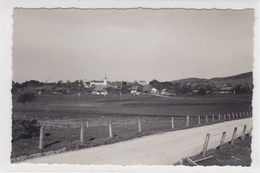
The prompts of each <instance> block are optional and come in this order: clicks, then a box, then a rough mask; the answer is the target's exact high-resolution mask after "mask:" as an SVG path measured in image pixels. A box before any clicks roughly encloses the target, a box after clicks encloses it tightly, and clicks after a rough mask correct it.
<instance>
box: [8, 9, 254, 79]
mask: <svg viewBox="0 0 260 173" xmlns="http://www.w3.org/2000/svg"><path fill="white" fill-rule="evenodd" d="M13 20H14V23H13V80H14V81H15V82H23V81H26V80H39V81H42V82H45V81H49V82H51V81H58V80H63V81H67V80H70V81H74V80H78V79H83V80H88V81H89V80H102V79H103V78H104V76H105V75H106V76H107V78H108V80H109V81H121V80H125V81H134V80H145V81H147V82H149V81H151V80H153V79H157V80H159V81H171V80H176V79H182V78H189V77H199V78H212V77H225V76H231V75H235V74H240V73H244V72H249V71H252V67H253V27H254V11H253V10H250V9H248V10H216V9H214V10H191V9H189V10H188V9H160V10H152V9H128V10H123V9H110V10H108V9H99V10H97V9H96V10H93V9H92V10H91V9H15V10H14V14H13Z"/></svg>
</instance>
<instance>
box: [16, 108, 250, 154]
mask: <svg viewBox="0 0 260 173" xmlns="http://www.w3.org/2000/svg"><path fill="white" fill-rule="evenodd" d="M248 117H252V112H251V111H247V112H227V113H220V114H207V115H185V116H184V115H173V116H170V115H165V116H161V115H160V116H139V115H138V116H128V117H123V116H122V117H120V116H115V117H109V118H105V117H102V118H101V120H98V121H97V120H95V118H92V119H89V118H85V119H84V118H82V119H76V120H71V121H66V122H62V121H58V120H57V121H56V120H53V121H41V122H40V130H39V135H38V136H37V137H35V138H33V139H26V140H23V141H15V142H13V152H15V147H14V146H16V144H17V146H18V147H17V150H18V151H19V152H21V151H22V152H21V153H20V155H14V157H17V156H21V155H25V154H26V155H28V154H34V153H39V152H48V151H53V150H60V149H62V150H63V149H64V147H66V148H67V149H66V151H68V150H75V149H79V148H88V147H93V146H99V145H104V144H108V143H114V142H119V141H125V140H128V139H133V138H137V137H141V136H146V135H150V134H156V133H160V132H167V131H175V130H180V129H186V128H193V127H198V126H204V125H210V124H214V123H222V122H225V121H232V120H236V119H243V118H248ZM215 136H216V137H220V136H221V133H219V134H212V136H211V138H214V137H215ZM21 142H23V144H21ZM201 147H202V146H198V150H199V149H201Z"/></svg>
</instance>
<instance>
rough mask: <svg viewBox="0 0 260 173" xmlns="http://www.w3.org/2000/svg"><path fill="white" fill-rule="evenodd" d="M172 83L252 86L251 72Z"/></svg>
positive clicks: (181, 80) (187, 79) (186, 79)
mask: <svg viewBox="0 0 260 173" xmlns="http://www.w3.org/2000/svg"><path fill="white" fill-rule="evenodd" d="M171 82H172V83H191V84H192V83H197V84H198V83H211V84H212V83H214V84H216V85H223V84H230V85H233V86H234V85H237V84H246V83H248V84H252V83H253V74H252V72H247V73H242V74H238V75H234V76H228V77H215V78H211V79H203V78H185V79H180V80H174V81H171Z"/></svg>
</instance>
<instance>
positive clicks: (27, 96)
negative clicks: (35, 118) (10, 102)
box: [17, 92, 36, 104]
mask: <svg viewBox="0 0 260 173" xmlns="http://www.w3.org/2000/svg"><path fill="white" fill-rule="evenodd" d="M35 99H36V96H35V94H34V93H33V92H25V93H22V94H20V96H19V97H18V99H17V102H18V103H23V104H25V103H27V102H29V103H31V102H32V101H34V100H35Z"/></svg>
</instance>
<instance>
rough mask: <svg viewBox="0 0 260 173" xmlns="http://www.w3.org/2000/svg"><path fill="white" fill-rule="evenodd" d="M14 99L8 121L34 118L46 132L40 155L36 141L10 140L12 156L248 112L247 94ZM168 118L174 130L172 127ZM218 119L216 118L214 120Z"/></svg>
mask: <svg viewBox="0 0 260 173" xmlns="http://www.w3.org/2000/svg"><path fill="white" fill-rule="evenodd" d="M16 99H17V96H16V95H14V96H13V119H21V118H22V119H24V118H27V119H36V120H37V121H38V122H39V123H40V124H45V125H50V124H55V125H56V126H54V127H46V128H45V136H44V147H43V150H42V151H40V150H39V149H38V148H37V147H38V141H39V138H38V137H37V136H36V137H33V138H27V139H19V140H15V141H13V142H12V157H18V156H23V155H28V154H33V153H38V152H45V151H50V150H57V149H61V148H63V147H66V148H67V150H74V149H79V148H85V147H92V146H97V145H103V144H107V143H113V142H118V141H122V140H128V139H132V138H136V137H140V136H144V135H149V134H153V133H159V132H163V131H170V130H178V129H181V128H187V127H186V116H187V115H189V116H191V117H190V126H191V127H192V126H196V125H198V119H197V116H198V115H200V116H202V117H201V123H202V124H203V123H204V124H205V123H206V119H205V115H209V122H212V117H211V116H212V115H213V114H214V115H215V116H217V115H218V114H221V119H222V120H223V118H224V117H223V116H224V114H227V113H239V112H249V111H251V109H252V107H251V96H249V95H215V96H207V97H186V98H182V97H174V98H173V97H172V98H164V97H158V96H151V95H146V96H131V95H128V96H121V97H120V96H116V95H114V96H106V97H103V96H92V95H81V96H78V95H37V99H36V100H35V101H34V102H33V103H31V104H28V103H27V104H21V103H16ZM171 117H175V127H174V129H172V128H171ZM139 118H140V119H141V121H142V132H138V128H137V127H138V126H137V121H138V119H139ZM216 118H217V117H216ZM82 120H84V122H85V123H86V122H88V127H85V142H84V143H80V142H79V139H80V126H79V123H80V122H81V121H82ZM109 122H112V129H113V138H109V133H108V123H109Z"/></svg>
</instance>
